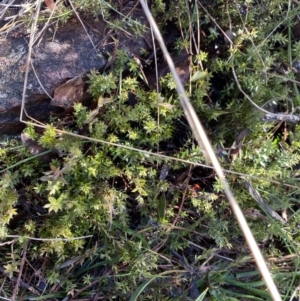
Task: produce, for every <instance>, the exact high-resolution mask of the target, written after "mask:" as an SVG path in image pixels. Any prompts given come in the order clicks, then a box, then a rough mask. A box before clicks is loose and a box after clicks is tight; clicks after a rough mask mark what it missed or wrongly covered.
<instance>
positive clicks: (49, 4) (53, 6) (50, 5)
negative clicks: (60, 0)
mask: <svg viewBox="0 0 300 301" xmlns="http://www.w3.org/2000/svg"><path fill="white" fill-rule="evenodd" d="M44 1H45V4H46V6H47V7H48V8H50V9H51V10H55V9H57V7H56V4H55V2H54V1H53V0H44Z"/></svg>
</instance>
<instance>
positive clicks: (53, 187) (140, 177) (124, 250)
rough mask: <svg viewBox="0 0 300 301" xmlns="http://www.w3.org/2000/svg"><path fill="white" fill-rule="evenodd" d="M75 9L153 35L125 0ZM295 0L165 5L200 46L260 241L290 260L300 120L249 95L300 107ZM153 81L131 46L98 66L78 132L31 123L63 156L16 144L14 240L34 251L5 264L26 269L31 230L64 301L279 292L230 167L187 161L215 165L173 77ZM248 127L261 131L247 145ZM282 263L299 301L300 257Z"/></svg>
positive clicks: (2, 153) (47, 276) (0, 219)
mask: <svg viewBox="0 0 300 301" xmlns="http://www.w3.org/2000/svg"><path fill="white" fill-rule="evenodd" d="M72 3H73V4H74V7H75V8H76V9H77V10H78V11H79V12H91V11H92V12H93V16H94V17H99V14H101V15H102V16H103V17H105V18H106V20H107V22H108V23H109V27H110V29H112V32H118V31H119V30H122V32H124V31H125V32H126V34H128V35H129V34H130V35H132V36H137V35H141V34H143V33H144V31H145V29H146V26H145V25H142V24H140V22H139V21H138V20H133V19H132V18H130V17H128V16H127V15H124V14H123V13H122V12H119V11H118V10H119V9H120V7H118V6H117V3H115V2H113V1H111V2H110V1H107V2H103V1H94V0H89V1H77V0H74V1H72ZM187 5H188V7H187ZM199 5H200V4H199ZM203 5H204V4H203ZM279 6H282V3H281V2H280V1H277V0H272V1H267V2H264V3H258V2H255V3H254V2H251V3H250V2H249V1H248V2H247V3H246V4H237V3H235V2H230V3H228V2H225V1H222V0H221V1H215V2H213V3H210V4H205V6H204V8H202V7H201V6H198V4H197V3H196V2H195V3H191V2H187V1H173V2H172V1H171V3H167V2H165V1H160V0H159V1H152V2H151V8H152V11H153V13H154V15H155V16H156V18H158V21H159V24H160V27H161V28H162V29H164V25H165V24H166V23H167V22H172V23H171V24H172V25H174V26H177V30H178V33H179V34H178V36H176V37H177V40H176V41H174V43H173V44H172V48H171V49H172V50H173V51H174V52H175V53H177V51H178V52H180V51H182V50H183V49H185V48H188V47H190V49H189V52H191V53H193V55H192V56H191V58H190V60H191V61H190V63H191V64H190V65H191V66H190V67H191V71H190V81H189V82H188V85H189V86H187V87H186V88H187V91H188V93H189V95H190V98H191V100H192V103H193V105H194V107H195V109H196V111H197V113H198V115H199V117H200V118H201V120H202V122H203V124H204V125H205V127H206V129H207V130H208V132H209V136H210V139H211V141H212V143H213V145H214V147H215V149H216V152H217V153H218V156H219V159H220V160H221V161H222V163H223V166H224V169H226V170H227V174H226V176H227V179H228V181H229V182H230V184H231V186H232V188H233V190H234V192H235V194H236V196H237V199H238V201H239V203H240V205H241V207H242V209H243V211H244V212H245V214H246V213H248V216H247V215H246V217H247V219H248V220H249V223H250V226H251V229H252V230H253V233H254V235H255V237H256V238H257V240H258V241H259V242H260V244H261V246H262V248H263V251H264V253H265V256H266V257H270V258H273V257H274V256H277V257H282V258H284V259H285V258H291V256H293V255H295V254H298V252H299V247H298V244H299V240H300V230H299V225H298V223H299V222H298V221H299V213H298V211H299V189H298V186H299V185H298V182H299V181H298V177H299V171H298V169H297V164H299V161H300V153H299V149H300V148H299V147H300V145H299V142H298V141H299V138H300V137H299V134H298V132H299V126H298V125H296V126H295V127H294V128H292V127H291V126H289V128H288V129H287V130H288V135H289V137H290V140H288V139H287V138H286V136H285V133H283V132H282V131H280V130H276V129H275V125H274V124H272V123H271V124H266V123H264V122H263V121H262V118H263V112H261V111H259V110H257V109H256V108H255V107H254V106H253V103H251V102H250V101H249V98H250V99H251V100H252V101H253V102H254V103H255V104H257V105H258V106H261V107H263V108H264V109H268V110H269V109H270V110H271V109H272V110H274V112H275V113H277V112H278V111H279V112H284V111H289V112H290V111H291V109H292V104H293V105H294V106H297V105H298V103H297V101H298V100H299V97H298V96H297V94H298V90H297V89H295V86H294V84H293V83H294V79H295V77H296V76H297V73H294V71H293V69H292V68H291V66H292V63H293V60H297V59H299V57H298V56H299V48H300V46H299V42H296V41H294V40H291V37H290V36H289V35H288V34H287V33H286V32H288V28H289V27H290V26H291V25H292V20H293V18H294V16H295V15H296V13H297V7H294V6H293V5H292V6H291V10H290V11H287V10H286V8H285V7H282V9H281V10H279V9H278V7H279ZM204 9H205V10H204ZM224 11H226V14H225V13H224ZM71 12H72V10H71V8H69V7H66V6H64V5H62V3H61V4H59V7H58V10H57V11H55V12H54V16H53V17H55V18H58V19H59V20H60V21H61V22H64V21H66V20H67V18H68V16H70V14H71ZM186 12H188V13H186ZM47 13H49V12H45V15H47ZM114 14H117V15H118V16H121V18H123V19H120V18H112V16H113V15H114ZM209 14H211V18H210V16H209ZM124 20H126V22H125V23H126V24H125V25H124ZM216 20H217V22H218V24H216V23H215V22H216ZM228 24H230V27H232V28H231V30H232V31H234V33H235V35H234V37H233V43H232V44H229V43H227V41H226V39H224V35H223V31H225V30H227V29H228ZM279 25H281V26H282V27H284V28H285V29H287V30H286V31H285V30H283V31H280V30H279V29H278V26H279ZM121 27H122V28H121ZM221 29H222V30H221ZM277 29H278V30H277ZM199 37H200V40H198V38H199ZM191 41H192V42H191ZM190 43H192V46H191V44H190ZM291 44H292V45H291ZM199 45H200V46H201V47H200V48H201V49H200V48H199ZM291 58H292V59H291ZM143 59H145V58H141V59H140V61H141V60H143ZM143 81H144V75H143V72H142V68H141V65H140V64H139V61H138V60H137V58H136V57H133V56H132V55H131V54H130V53H129V52H128V51H127V50H126V49H125V48H120V49H116V52H115V58H114V66H113V68H111V70H110V71H106V73H104V72H103V73H100V72H99V71H97V70H91V72H90V74H89V90H88V91H89V93H90V94H91V96H92V98H93V99H92V100H93V101H94V103H93V105H92V106H91V107H86V106H84V105H83V104H81V103H77V104H74V114H73V116H72V118H73V120H72V122H73V123H72V126H70V127H69V126H68V125H67V124H68V123H65V124H66V125H65V128H63V129H62V127H61V126H60V127H59V128H60V130H61V131H59V132H58V131H57V128H58V125H60V124H64V123H63V122H62V123H60V122H61V121H63V118H64V117H61V119H62V120H59V119H58V118H53V121H52V124H49V125H47V127H46V128H45V130H44V131H40V130H37V129H35V128H34V127H33V126H30V127H27V128H26V132H27V133H28V134H29V135H30V137H31V138H32V139H34V140H35V141H36V142H38V143H39V144H40V145H41V146H43V147H44V148H45V149H48V150H52V156H51V158H50V159H48V161H47V160H44V161H43V160H40V161H39V159H38V158H34V159H33V158H32V154H31V153H30V152H29V151H28V150H27V149H26V148H25V146H24V145H23V144H22V143H21V142H20V141H13V142H11V143H10V144H4V145H3V147H1V148H0V160H1V169H2V172H1V177H0V237H1V238H2V239H5V238H8V237H9V235H16V234H18V235H22V237H21V238H20V239H19V242H20V244H19V245H15V246H14V248H11V249H10V247H7V246H6V247H7V249H6V252H7V253H8V252H11V254H10V256H7V257H5V252H3V254H2V255H1V259H2V261H3V263H5V264H3V267H4V270H5V272H6V273H7V275H8V276H9V277H10V278H12V276H16V275H17V274H18V271H19V268H20V264H19V260H20V258H19V254H21V251H22V244H21V242H22V241H24V240H27V238H26V237H27V236H30V237H36V238H40V239H46V240H43V241H39V242H36V241H31V240H29V241H30V248H29V249H28V250H27V254H26V256H27V260H28V262H29V263H30V264H29V263H28V265H26V267H27V269H28V270H30V271H35V270H38V271H41V276H39V277H40V278H39V281H42V282H43V283H44V285H45V290H44V291H45V292H47V293H49V294H50V293H52V295H51V298H52V297H53V298H54V297H57V298H65V296H66V295H71V296H73V297H74V298H77V297H78V296H79V297H87V298H89V297H90V298H92V297H93V296H94V293H97V292H99V288H101V294H102V295H103V296H104V297H103V298H106V299H107V300H112V299H118V300H128V299H129V298H131V299H132V300H134V299H137V298H138V297H139V296H140V298H141V299H143V300H169V299H174V300H188V298H189V296H191V295H192V288H193V287H195V286H196V287H197V289H198V290H199V294H198V295H200V293H201V292H202V291H205V290H206V289H207V285H208V286H209V287H208V293H207V298H209V300H242V299H243V300H248V299H255V300H269V299H270V298H269V295H268V293H267V292H266V291H265V288H264V284H263V283H262V282H261V281H260V278H259V276H258V272H257V270H256V268H255V266H254V265H253V262H252V261H251V260H250V259H249V251H248V250H247V249H246V247H245V242H244V239H243V238H242V235H241V233H240V230H239V227H238V225H237V224H236V222H235V220H234V218H233V214H232V212H231V209H230V207H229V204H228V203H227V200H226V199H225V196H224V193H223V187H222V186H221V185H220V182H219V181H218V180H217V179H216V178H215V174H214V173H213V172H212V171H211V170H210V169H209V168H204V167H200V166H193V165H190V166H188V165H187V164H186V163H184V162H182V161H179V160H189V161H190V162H193V163H194V164H198V163H200V164H205V160H204V156H203V153H202V151H201V149H200V148H199V147H198V146H197V144H196V143H195V141H194V139H193V136H192V133H191V132H190V130H189V127H188V125H187V122H186V120H185V118H184V114H183V111H182V109H181V107H180V102H179V97H178V95H177V94H176V90H175V84H174V81H173V80H172V78H171V76H170V74H166V75H165V76H162V77H160V79H159V81H160V88H161V90H160V92H159V93H158V92H157V91H153V90H151V89H148V88H147V87H146V86H145V84H144V82H143ZM239 85H240V86H241V87H242V89H243V91H241V90H240V89H239ZM245 93H246V94H247V95H248V96H249V98H247V97H245ZM293 102H294V103H293ZM95 105H96V107H95ZM245 129H247V133H248V134H247V135H245V136H243V137H242V138H241V139H238V137H239V136H240V134H241V133H242V132H243V131H244V130H245ZM63 130H65V131H67V132H69V133H70V134H66V133H65V134H62V132H63ZM74 134H76V135H77V134H81V135H83V136H84V137H86V139H79V138H78V136H76V135H74ZM89 138H92V139H93V140H92V141H91V140H89ZM104 142H105V143H104ZM111 143H114V144H115V143H116V144H118V146H116V145H112V144H111ZM124 146H125V147H124ZM134 148H135V149H139V150H140V152H138V151H135V150H134ZM143 151H147V152H149V151H151V152H155V153H158V154H162V155H168V156H171V157H173V158H175V159H178V160H177V161H176V160H166V159H165V158H160V157H156V156H151V155H150V154H149V153H145V152H143ZM234 151H237V152H236V153H234ZM164 167H166V168H167V170H168V172H167V173H168V175H163V172H162V170H163V169H164ZM228 171H234V173H230V172H228ZM240 174H246V175H250V176H255V178H253V179H251V182H252V185H253V186H254V187H255V189H256V190H257V191H258V192H259V193H260V195H261V197H262V199H263V200H264V202H266V203H267V204H268V206H270V207H271V208H272V209H273V210H274V211H277V212H278V213H287V216H288V223H285V224H281V223H280V222H279V221H277V220H274V219H273V218H272V217H270V216H269V215H268V213H267V212H264V209H263V208H261V207H260V205H259V204H258V203H257V202H256V201H255V200H254V198H253V197H252V196H251V195H250V194H249V191H248V190H247V189H246V188H245V185H244V181H243V180H242V179H241V178H240V177H239V176H240ZM274 181H277V182H274ZM278 182H279V183H278ZM249 209H255V210H256V211H255V210H254V211H253V210H250V211H249ZM249 212H250V213H251V212H252V213H253V212H259V213H260V215H253V214H252V215H251V214H249ZM83 236H84V237H85V238H84V239H79V238H78V237H83ZM4 246H5V245H3V246H2V247H4ZM265 246H267V247H266V248H265ZM284 256H287V257H284ZM295 258H296V257H295ZM286 260H288V259H286ZM33 262H34V263H33ZM44 262H45V263H44ZM269 265H270V266H271V268H272V270H273V272H274V274H275V276H276V277H275V278H276V279H277V283H278V285H279V289H280V291H281V293H282V295H286V296H287V297H288V296H290V295H291V292H292V289H294V287H296V283H297V282H298V280H299V273H298V272H297V269H298V267H299V260H298V259H297V258H296V259H294V260H293V261H288V262H287V263H286V265H285V266H282V265H281V263H279V264H278V263H276V262H275V263H274V261H272V260H270V263H269ZM288 269H290V271H288ZM291 270H295V272H291ZM287 280H288V281H287ZM3 286H4V287H5V288H10V285H9V284H7V283H6V284H5V285H3ZM52 286H53V287H57V290H58V291H59V292H56V291H55V293H57V294H58V295H55V293H54V292H53V291H51V290H52ZM229 288H232V289H229ZM60 292H62V293H61V295H59V294H60ZM26 293H28V292H26ZM30 294H31V293H30ZM102 295H101V298H102ZM190 299H191V298H190Z"/></svg>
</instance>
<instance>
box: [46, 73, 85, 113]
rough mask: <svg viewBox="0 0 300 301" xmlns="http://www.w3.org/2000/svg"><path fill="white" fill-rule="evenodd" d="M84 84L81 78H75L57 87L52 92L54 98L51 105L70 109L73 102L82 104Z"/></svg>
mask: <svg viewBox="0 0 300 301" xmlns="http://www.w3.org/2000/svg"><path fill="white" fill-rule="evenodd" d="M84 85H85V82H84V80H83V79H82V76H76V77H75V78H72V79H70V80H68V81H67V82H65V83H64V84H62V85H61V86H59V87H58V88H56V89H55V91H54V98H53V99H52V100H51V105H53V106H58V107H63V108H65V109H70V108H71V107H73V104H74V103H75V102H82V101H83V99H84Z"/></svg>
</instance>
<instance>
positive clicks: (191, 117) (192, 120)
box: [140, 0, 282, 301]
mask: <svg viewBox="0 0 300 301" xmlns="http://www.w3.org/2000/svg"><path fill="white" fill-rule="evenodd" d="M140 3H141V5H142V7H143V9H144V12H145V15H146V17H147V19H148V21H149V23H150V24H151V26H152V28H153V32H154V35H155V37H156V39H157V41H158V43H159V45H160V47H161V50H162V51H163V54H164V56H165V59H166V61H167V62H168V65H169V68H170V71H171V73H172V76H173V79H174V81H175V83H176V89H177V92H178V95H179V97H180V103H181V106H182V108H183V110H184V113H185V115H186V118H187V120H188V122H189V125H190V127H191V129H192V131H193V134H194V136H195V138H196V140H197V141H198V143H199V145H200V146H201V147H202V149H203V150H204V152H205V156H206V157H207V160H209V161H210V162H211V163H212V165H213V167H214V169H215V171H216V173H217V175H218V178H219V179H220V182H221V183H222V185H223V187H224V192H225V194H226V196H227V198H228V200H229V203H230V205H231V208H232V211H233V212H234V214H235V217H236V219H237V221H238V223H239V225H240V228H241V230H242V232H243V234H244V236H245V238H246V241H247V243H248V245H249V248H250V250H251V252H252V254H253V257H254V259H255V261H256V264H257V266H258V268H259V270H260V273H261V275H262V277H263V278H264V280H265V282H266V285H267V287H268V289H269V292H270V295H271V296H272V299H273V300H274V301H281V300H282V299H281V296H280V294H279V292H278V289H277V287H276V285H275V283H274V281H273V279H272V277H271V274H270V272H269V269H268V267H267V265H266V263H265V260H264V258H263V256H262V254H261V252H260V249H259V247H258V245H257V243H256V241H255V239H254V236H253V234H252V232H251V230H250V228H249V226H248V224H247V221H246V219H245V217H244V215H243V212H242V210H241V208H240V206H239V205H238V203H237V201H236V199H235V197H234V196H233V193H232V191H231V189H230V188H229V185H228V182H227V180H226V179H225V176H224V173H223V171H222V167H221V165H220V163H219V161H218V159H217V157H216V155H215V152H214V151H213V149H212V146H211V144H210V142H209V140H208V137H207V135H206V133H205V131H204V129H203V127H202V125H201V123H200V121H199V119H198V116H197V114H196V112H195V110H194V108H193V106H192V104H191V102H190V100H189V99H188V97H187V95H186V93H185V90H184V87H183V85H182V83H181V81H180V79H179V76H178V74H177V72H176V70H175V66H174V63H173V61H172V58H171V56H170V54H169V52H168V50H167V48H166V45H165V43H164V41H163V38H162V35H161V33H160V31H159V29H158V27H157V24H156V22H155V20H154V18H153V16H152V14H151V12H150V11H149V8H148V6H147V4H146V2H145V1H144V0H140Z"/></svg>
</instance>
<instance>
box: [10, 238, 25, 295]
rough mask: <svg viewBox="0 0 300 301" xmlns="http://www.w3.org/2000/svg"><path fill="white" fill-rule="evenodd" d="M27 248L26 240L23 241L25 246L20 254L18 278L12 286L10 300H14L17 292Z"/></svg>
mask: <svg viewBox="0 0 300 301" xmlns="http://www.w3.org/2000/svg"><path fill="white" fill-rule="evenodd" d="M27 248H28V242H26V243H25V246H24V249H23V255H22V259H21V264H20V269H19V274H18V278H17V281H16V285H15V287H14V291H13V294H12V297H11V299H12V301H15V300H16V297H17V295H18V292H19V286H20V281H21V276H22V274H23V268H24V263H25V258H26V254H27Z"/></svg>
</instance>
